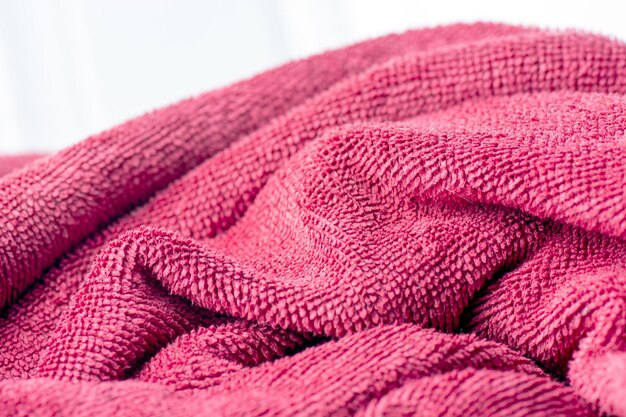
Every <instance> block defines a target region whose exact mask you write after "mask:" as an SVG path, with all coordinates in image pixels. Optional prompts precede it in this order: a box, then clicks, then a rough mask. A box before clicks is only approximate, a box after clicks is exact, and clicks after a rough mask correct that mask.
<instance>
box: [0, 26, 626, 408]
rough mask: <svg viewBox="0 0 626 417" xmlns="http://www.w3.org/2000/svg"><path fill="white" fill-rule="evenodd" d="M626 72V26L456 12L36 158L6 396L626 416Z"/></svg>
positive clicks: (20, 202)
mask: <svg viewBox="0 0 626 417" xmlns="http://www.w3.org/2000/svg"><path fill="white" fill-rule="evenodd" d="M625 94H626V44H623V43H620V42H618V41H615V40H611V39H607V38H604V37H601V36H595V35H590V34H585V33H579V32H574V31H566V32H551V31H544V30H536V29H526V28H520V27H510V26H504V25H492V24H475V25H454V26H445V27H437V28H433V29H425V30H415V31H410V32H406V33H404V34H400V35H390V36H386V37H383V38H379V39H374V40H370V41H366V42H363V43H360V44H357V45H354V46H350V47H347V48H344V49H340V50H336V51H331V52H327V53H324V54H321V55H317V56H314V57H312V58H309V59H305V60H301V61H296V62H292V63H289V64H286V65H284V66H282V67H280V68H277V69H274V70H271V71H269V72H266V73H263V74H261V75H258V76H256V77H254V78H251V79H249V80H245V81H242V82H240V83H237V84H234V85H231V86H229V87H226V88H223V89H220V90H217V91H213V92H210V93H206V94H203V95H201V96H198V97H195V98H191V99H188V100H185V101H183V102H180V103H178V104H175V105H173V106H170V107H167V108H165V109H161V110H157V111H154V112H152V113H148V114H146V115H144V116H142V117H139V118H137V119H134V120H131V121H129V122H127V123H125V124H123V125H121V126H118V127H116V128H113V129H112V130H109V131H107V132H104V133H101V134H99V135H95V136H92V137H90V138H88V139H86V140H85V141H83V142H81V143H79V144H78V145H76V146H73V147H70V148H68V149H65V150H63V151H61V152H59V153H56V154H54V155H51V156H48V157H44V158H40V159H37V160H35V161H32V162H30V163H28V164H26V166H24V167H23V168H21V169H17V170H13V171H12V172H11V173H8V174H6V175H4V176H3V177H2V178H1V179H0V231H1V232H0V307H2V309H3V315H2V317H1V319H0V380H1V381H0V404H1V407H0V415H11V416H13V415H37V416H74V415H79V416H133V417H134V416H154V415H167V416H235V415H236V416H241V415H251V416H269V415H272V416H292V415H309V416H313V415H315V416H318V415H319V416H342V415H359V416H407V415H420V416H422V415H424V416H466V415H480V416H526V415H532V416H587V415H596V414H599V413H608V414H613V415H617V416H626V242H625V239H626V96H625ZM4 161H5V160H4V159H0V164H2V163H4ZM13 162H15V161H13ZM7 168H10V169H6V168H5V167H2V168H0V171H9V170H12V169H13V165H11V166H10V167H9V166H8V164H7Z"/></svg>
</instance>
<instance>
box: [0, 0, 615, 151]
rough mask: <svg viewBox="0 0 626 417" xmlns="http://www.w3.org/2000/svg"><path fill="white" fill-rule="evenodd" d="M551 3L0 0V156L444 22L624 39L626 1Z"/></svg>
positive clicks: (67, 140) (51, 144)
mask: <svg viewBox="0 0 626 417" xmlns="http://www.w3.org/2000/svg"><path fill="white" fill-rule="evenodd" d="M623 3H624V2H622V1H619V0H612V1H602V0H595V1H584V2H576V1H567V0H560V1H549V0H525V1H516V2H512V1H505V0H489V1H488V0H466V1H462V0H461V1H447V0H428V1H425V0H419V1H409V0H407V1H401V0H382V1H358V0H306V1H305V0H230V1H226V0H224V1H219V0H214V1H207V0H204V1H203V0H178V1H174V0H171V1H166V0H106V1H102V0H0V153H18V152H28V151H31V152H32V151H38V152H49V151H53V150H57V149H60V148H62V147H65V146H67V145H70V144H72V143H74V142H77V141H79V140H80V139H83V138H84V137H86V136H88V135H90V134H93V133H97V132H99V131H101V130H103V129H106V128H108V127H111V126H113V125H115V124H118V123H120V122H122V121H124V120H126V119H128V118H131V117H134V116H136V115H138V114H141V113H143V112H145V111H148V110H151V109H153V108H155V107H160V106H163V105H166V104H169V103H172V102H174V101H177V100H179V99H181V98H184V97H186V96H189V95H194V94H197V93H200V92H202V91H205V90H208V89H213V88H216V87H220V86H223V85H226V84H228V83H231V82H234V81H237V80H239V79H241V78H243V77H248V76H251V75H253V74H255V73H257V72H259V71H262V70H265V69H268V68H270V67H273V66H275V65H279V64H281V63H283V62H285V61H288V60H290V59H294V58H300V57H304V56H307V55H310V54H313V53H316V52H320V51H323V50H326V49H329V48H335V47H339V46H342V45H345V44H348V43H352V42H355V41H358V40H361V39H364V38H369V37H373V36H378V35H382V34H385V33H389V32H398V31H404V30H406V29H409V28H416V27H424V26H433V25H437V24H443V23H450V22H459V21H463V22H474V21H478V20H483V21H498V22H507V23H517V24H527V25H538V26H542V27H553V28H567V27H576V28H580V29H585V30H588V31H594V32H598V33H603V34H608V35H611V36H614V37H618V38H622V39H625V40H626V19H625V18H626V13H625V11H626V6H624V5H623Z"/></svg>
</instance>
